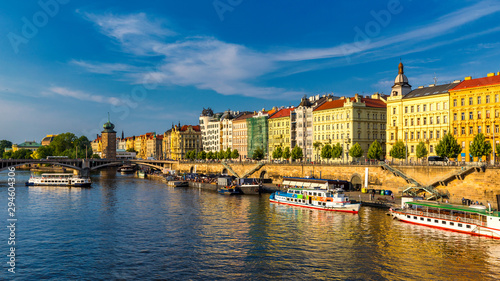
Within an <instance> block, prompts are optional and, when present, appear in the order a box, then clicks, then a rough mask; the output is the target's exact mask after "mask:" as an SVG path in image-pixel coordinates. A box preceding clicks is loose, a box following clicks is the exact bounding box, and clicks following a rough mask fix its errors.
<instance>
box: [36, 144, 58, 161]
mask: <svg viewBox="0 0 500 281" xmlns="http://www.w3.org/2000/svg"><path fill="white" fill-rule="evenodd" d="M53 155H54V149H53V148H52V147H50V146H46V145H44V146H40V147H39V148H38V149H37V150H36V151H35V152H33V155H32V157H33V159H45V158H47V156H53Z"/></svg>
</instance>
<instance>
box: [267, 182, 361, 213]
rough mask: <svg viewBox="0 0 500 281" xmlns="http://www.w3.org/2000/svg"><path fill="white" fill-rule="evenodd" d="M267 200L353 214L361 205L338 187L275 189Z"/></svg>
mask: <svg viewBox="0 0 500 281" xmlns="http://www.w3.org/2000/svg"><path fill="white" fill-rule="evenodd" d="M269 200H270V201H271V202H272V203H278V204H285V205H291V206H298V207H305V208H311V209H318V210H325V211H337V212H347V213H354V214H357V213H358V212H359V208H360V207H361V203H351V201H349V198H348V197H346V196H345V194H344V190H342V189H340V188H337V189H333V190H329V189H321V188H319V187H317V188H289V189H288V191H287V192H284V191H276V192H275V193H273V194H271V197H269Z"/></svg>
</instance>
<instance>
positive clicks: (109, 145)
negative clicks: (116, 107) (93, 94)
mask: <svg viewBox="0 0 500 281" xmlns="http://www.w3.org/2000/svg"><path fill="white" fill-rule="evenodd" d="M103 128H104V130H103V131H102V132H101V138H102V154H101V155H102V156H101V158H103V159H116V132H115V131H114V130H113V129H114V128H115V125H113V123H111V122H110V121H109V120H108V122H106V123H105V124H104V125H103Z"/></svg>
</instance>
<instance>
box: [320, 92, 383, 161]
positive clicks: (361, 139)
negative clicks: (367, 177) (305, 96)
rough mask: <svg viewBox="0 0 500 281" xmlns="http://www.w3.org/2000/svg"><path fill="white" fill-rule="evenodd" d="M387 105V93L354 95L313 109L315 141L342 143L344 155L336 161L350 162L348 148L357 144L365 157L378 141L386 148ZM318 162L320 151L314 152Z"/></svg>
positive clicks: (322, 143) (327, 102)
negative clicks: (363, 95)
mask: <svg viewBox="0 0 500 281" xmlns="http://www.w3.org/2000/svg"><path fill="white" fill-rule="evenodd" d="M386 111H387V105H386V102H385V99H384V96H382V95H380V94H378V93H377V94H374V95H372V96H371V97H369V96H366V97H361V96H359V95H358V94H356V95H355V96H354V97H352V98H345V97H342V98H340V99H338V100H333V99H329V100H328V101H326V102H325V103H323V104H322V105H320V106H319V107H317V108H316V109H315V110H314V111H313V122H314V123H313V125H314V126H313V135H314V138H313V141H314V142H319V143H321V146H323V145H325V144H327V143H329V144H331V145H335V144H337V143H339V144H340V145H341V146H342V147H343V155H342V157H341V158H340V159H337V161H350V160H352V159H351V157H350V156H349V149H350V148H351V147H352V146H353V145H354V144H355V143H358V144H359V145H360V146H361V148H362V149H363V154H364V157H366V155H367V152H368V148H369V147H370V145H371V144H372V143H373V142H374V141H375V140H377V141H378V142H380V143H381V146H382V148H384V147H385V133H386V130H385V128H386V122H387V121H386V114H387V113H386ZM313 159H314V160H315V161H317V160H321V159H322V158H321V155H320V150H319V149H318V150H316V151H314V158H313Z"/></svg>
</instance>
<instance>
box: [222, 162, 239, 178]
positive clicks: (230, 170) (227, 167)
mask: <svg viewBox="0 0 500 281" xmlns="http://www.w3.org/2000/svg"><path fill="white" fill-rule="evenodd" d="M222 166H224V168H226V169H227V171H228V172H229V173H230V174H232V175H233V176H235V177H237V178H239V177H240V176H238V174H237V173H236V172H235V171H234V170H233V168H231V166H229V164H227V163H226V162H222Z"/></svg>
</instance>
